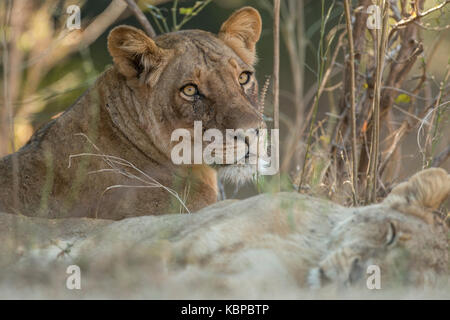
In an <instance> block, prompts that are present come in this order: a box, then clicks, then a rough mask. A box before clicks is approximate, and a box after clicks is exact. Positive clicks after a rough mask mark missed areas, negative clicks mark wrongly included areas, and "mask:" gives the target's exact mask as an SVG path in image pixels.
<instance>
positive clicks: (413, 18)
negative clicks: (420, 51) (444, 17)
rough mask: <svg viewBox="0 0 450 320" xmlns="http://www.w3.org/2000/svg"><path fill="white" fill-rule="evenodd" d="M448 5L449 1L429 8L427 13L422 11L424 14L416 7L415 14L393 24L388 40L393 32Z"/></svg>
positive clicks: (446, 0)
mask: <svg viewBox="0 0 450 320" xmlns="http://www.w3.org/2000/svg"><path fill="white" fill-rule="evenodd" d="M449 3H450V0H445V2H442V3H441V4H439V5H437V6H436V7H433V8H430V9H428V10H427V11H424V12H420V11H419V9H418V8H417V7H416V10H415V12H413V13H412V14H411V15H410V16H409V17H408V18H404V19H402V20H400V21H398V22H397V23H396V24H394V25H393V26H392V29H391V31H390V33H389V37H388V38H390V37H391V35H392V33H393V32H394V31H395V30H397V29H400V28H404V27H406V25H408V24H409V23H411V22H414V21H416V20H418V19H420V18H423V17H425V16H427V15H429V14H430V13H433V12H435V11H437V10H440V9H442V8H443V7H445V6H446V5H447V4H449Z"/></svg>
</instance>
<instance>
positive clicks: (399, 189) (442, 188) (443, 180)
mask: <svg viewBox="0 0 450 320" xmlns="http://www.w3.org/2000/svg"><path fill="white" fill-rule="evenodd" d="M449 196H450V175H449V174H447V171H445V170H444V169H441V168H431V169H426V170H423V171H420V172H418V173H416V174H415V175H413V176H412V177H411V178H410V179H409V180H408V181H406V182H403V183H400V184H399V185H398V186H396V187H395V188H394V189H393V190H392V191H391V193H390V194H389V196H388V197H387V198H386V199H384V201H383V203H384V204H387V205H389V206H390V207H391V208H393V209H395V210H398V211H400V212H403V213H406V214H411V215H415V216H418V217H420V218H422V219H423V220H425V221H426V222H428V223H432V222H433V215H432V214H431V212H432V211H433V210H436V209H437V208H438V207H439V206H440V205H441V204H442V202H444V201H445V200H446V199H447V198H448V197H449Z"/></svg>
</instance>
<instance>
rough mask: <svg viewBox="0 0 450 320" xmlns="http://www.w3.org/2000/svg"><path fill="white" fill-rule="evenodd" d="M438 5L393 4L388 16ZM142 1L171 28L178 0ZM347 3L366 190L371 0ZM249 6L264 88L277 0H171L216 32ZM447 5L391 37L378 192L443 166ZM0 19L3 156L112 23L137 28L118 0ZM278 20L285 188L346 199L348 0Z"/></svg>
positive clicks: (95, 59)
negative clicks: (75, 23) (255, 19)
mask: <svg viewBox="0 0 450 320" xmlns="http://www.w3.org/2000/svg"><path fill="white" fill-rule="evenodd" d="M443 2H445V1H443V0H439V1H437V0H436V1H435V0H427V1H403V0H400V1H390V3H391V9H390V10H391V11H390V18H389V24H390V25H391V26H392V25H395V24H396V23H398V22H399V21H401V19H404V18H408V17H411V16H412V15H414V14H416V15H417V13H418V12H419V11H418V10H420V12H425V11H426V10H428V9H430V8H433V7H436V6H439V5H440V4H442V3H443ZM137 3H138V5H139V7H140V8H141V9H142V11H143V12H144V13H145V15H146V16H147V18H148V20H149V21H150V23H151V24H152V25H153V27H154V29H155V30H156V32H157V33H161V32H166V31H167V30H172V29H173V20H172V14H173V11H172V8H173V6H174V2H173V1H164V0H154V1H152V0H139V1H137ZM350 3H351V5H352V15H353V18H352V19H353V22H354V28H355V31H354V40H355V50H356V51H355V54H356V55H355V59H356V60H357V61H356V64H357V66H356V69H357V70H356V77H357V79H356V88H355V89H356V92H355V94H356V103H357V113H358V116H359V118H358V121H357V122H358V137H360V141H359V142H358V146H359V153H360V154H361V159H360V160H359V163H360V165H359V168H360V172H359V178H360V179H361V187H362V188H363V189H364V187H365V184H364V183H365V178H366V172H367V170H368V169H367V166H368V164H367V163H368V161H367V159H366V158H368V157H369V156H370V151H367V150H368V149H370V138H368V137H367V134H368V133H370V130H371V123H372V122H371V119H372V118H371V117H372V112H371V111H370V110H371V101H372V99H373V75H374V71H373V70H374V62H373V60H374V55H375V51H376V45H375V46H374V33H373V30H370V29H367V28H365V27H364V28H362V29H361V28H360V29H357V28H358V23H359V24H361V21H362V23H365V21H366V20H367V7H368V6H369V5H370V4H372V1H367V0H361V1H353V2H351V1H350ZM70 5H77V6H79V7H80V9H81V11H80V17H81V21H80V27H81V28H80V29H74V30H68V28H67V26H66V22H67V20H68V18H69V17H70V14H68V13H67V8H68V7H69V6H70ZM246 5H250V6H253V7H255V8H257V9H258V10H259V11H260V13H261V15H262V19H263V32H262V37H261V40H260V42H259V43H258V46H257V50H258V56H259V63H258V66H257V77H258V79H259V83H260V87H263V85H264V83H266V81H270V77H271V76H272V70H273V47H274V45H273V27H272V26H273V1H272V0H226V1H225V0H213V1H177V7H176V14H177V18H178V23H180V22H182V21H184V20H183V19H184V18H187V19H186V20H188V21H186V23H185V24H183V25H181V26H180V25H177V26H176V27H177V28H181V29H203V30H207V31H211V32H214V33H217V32H218V30H219V28H220V26H221V24H222V22H223V21H225V20H226V18H227V17H228V16H229V15H230V14H231V13H232V12H233V11H234V10H236V9H238V8H240V7H242V6H246ZM414 5H415V6H416V7H418V9H415V7H414ZM449 8H450V5H448V6H442V8H440V9H439V10H435V11H433V12H432V13H430V14H428V15H427V16H425V17H423V18H421V19H417V20H414V21H412V22H411V23H409V24H408V25H407V27H406V28H403V29H402V30H400V31H398V32H395V33H393V36H392V38H391V39H389V40H390V42H389V44H388V46H387V54H386V59H387V60H386V68H385V72H384V78H383V85H384V87H383V90H384V91H383V90H382V103H384V105H383V106H382V111H381V112H382V114H381V118H380V121H381V124H380V130H381V131H380V155H379V157H380V159H379V166H380V167H379V172H380V181H379V188H380V190H378V192H379V196H380V197H383V196H384V195H385V194H386V193H387V192H389V190H390V186H391V185H393V184H395V183H397V182H398V181H401V180H403V179H405V178H406V177H408V176H410V175H411V174H413V173H415V172H417V171H419V170H421V169H422V168H425V167H429V166H432V165H433V166H441V167H444V168H446V169H447V170H450V163H449V161H448V154H446V150H448V146H449V144H450V139H449V136H450V126H449V114H450V113H449V112H448V110H449V108H450V105H448V104H447V102H448V93H449V82H448V72H449V52H450V37H449V35H450V30H449V27H448V26H449V24H450V15H449V10H450V9H449ZM192 12H194V13H197V12H198V14H195V15H192ZM0 17H1V30H0V31H1V38H2V43H1V49H0V50H1V55H2V58H1V61H0V63H1V74H2V77H1V79H0V82H1V86H0V88H1V89H0V92H1V99H0V156H4V155H6V154H8V153H11V152H12V151H14V150H17V149H19V148H20V147H22V146H23V145H24V144H25V143H26V142H27V140H28V139H29V138H30V136H31V135H32V134H33V132H34V131H35V130H36V129H37V128H39V127H40V126H42V125H43V124H45V123H46V122H48V121H49V120H50V119H52V118H54V117H57V116H58V115H59V114H60V113H61V112H63V111H64V110H65V109H67V108H68V107H69V106H70V105H71V104H72V103H74V102H75V100H76V99H77V98H78V97H79V96H80V95H81V94H82V93H83V92H84V91H85V90H86V89H87V88H88V87H90V86H91V85H92V84H93V82H94V81H95V79H96V78H97V77H98V75H99V74H100V73H102V72H103V71H104V70H105V68H107V67H108V66H110V65H111V63H112V60H111V57H110V56H109V54H108V51H107V46H106V38H107V35H108V32H109V31H110V30H111V29H112V28H113V27H115V26H117V25H120V24H128V25H133V26H136V27H139V28H140V27H141V25H140V24H139V22H138V21H137V19H136V17H135V16H134V15H133V13H132V12H131V11H130V10H129V9H128V8H127V5H126V3H125V2H123V1H122V0H113V1H111V0H96V1H93V0H90V1H87V0H84V1H83V0H32V1H30V0H14V1H12V0H2V1H1V4H0ZM166 25H167V26H166ZM280 28H281V53H280V62H281V69H280V129H281V130H280V146H281V152H280V160H281V161H280V165H281V185H282V189H283V190H299V191H301V192H305V193H311V194H314V195H319V196H324V197H328V198H331V199H333V200H336V201H338V202H340V203H344V204H349V203H350V202H351V199H352V197H351V193H352V189H351V183H348V182H349V181H350V179H351V174H350V172H351V170H350V169H349V167H348V158H349V150H350V149H349V147H350V143H349V142H348V139H347V136H346V135H347V132H348V127H349V126H348V125H347V124H348V115H347V114H346V110H347V109H348V92H349V89H348V85H347V78H346V75H348V41H347V37H346V33H345V30H346V28H345V16H344V6H343V1H331V0H326V1H317V0H282V1H281V22H280ZM358 30H362V31H360V32H359V33H357V32H358ZM358 50H360V51H358ZM394 69H395V70H394ZM400 69H401V70H400ZM267 79H269V80H267ZM268 84H269V87H268V94H267V96H266V99H265V115H266V120H267V123H268V126H269V127H271V126H272V125H273V124H271V121H272V119H273V118H272V117H273V101H272V95H271V92H272V91H271V90H272V87H271V84H272V83H271V82H268ZM319 88H320V89H319ZM383 99H384V100H383ZM315 100H316V101H317V103H315ZM368 141H369V142H368ZM308 145H309V147H308ZM393 146H394V147H393ZM306 150H308V154H305V153H306V152H307V151H306ZM364 154H365V156H364ZM233 188H234V187H232V186H226V194H227V195H228V197H239V198H243V197H247V196H249V195H252V194H255V193H257V192H258V191H259V192H260V191H261V190H262V191H265V190H270V189H271V188H272V187H271V185H270V183H266V184H261V185H259V186H253V185H249V186H246V187H245V188H243V189H241V190H240V192H239V193H236V192H234V189H233ZM258 189H259V190H258ZM360 197H361V198H363V195H361V196H360ZM360 203H362V202H360Z"/></svg>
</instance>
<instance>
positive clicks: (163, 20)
mask: <svg viewBox="0 0 450 320" xmlns="http://www.w3.org/2000/svg"><path fill="white" fill-rule="evenodd" d="M211 1H212V0H203V1H195V3H194V4H193V5H192V6H191V7H178V0H175V1H173V6H172V8H171V12H172V26H171V27H169V23H168V18H167V17H166V16H165V15H164V11H167V10H165V9H160V8H158V7H156V6H153V5H151V4H147V5H146V6H147V8H148V9H149V11H150V13H151V15H152V18H153V21H154V22H155V25H156V27H157V28H158V30H159V32H160V33H168V32H171V31H179V30H181V28H182V27H183V26H184V25H185V24H186V23H187V22H189V20H191V19H192V18H193V17H195V16H196V15H197V14H199V13H200V12H201V11H202V10H203V9H204V8H205V7H206V6H207V5H208V4H209V3H210V2H211ZM177 15H181V16H182V17H183V18H182V19H181V21H180V22H178V19H177Z"/></svg>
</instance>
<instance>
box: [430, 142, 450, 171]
mask: <svg viewBox="0 0 450 320" xmlns="http://www.w3.org/2000/svg"><path fill="white" fill-rule="evenodd" d="M449 157H450V146H447V148H445V149H444V150H443V151H442V152H441V153H439V154H438V155H437V156H435V157H434V158H433V161H432V162H431V167H439V166H440V165H442V164H443V163H444V162H445V161H446V160H447V159H448V158H449Z"/></svg>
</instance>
